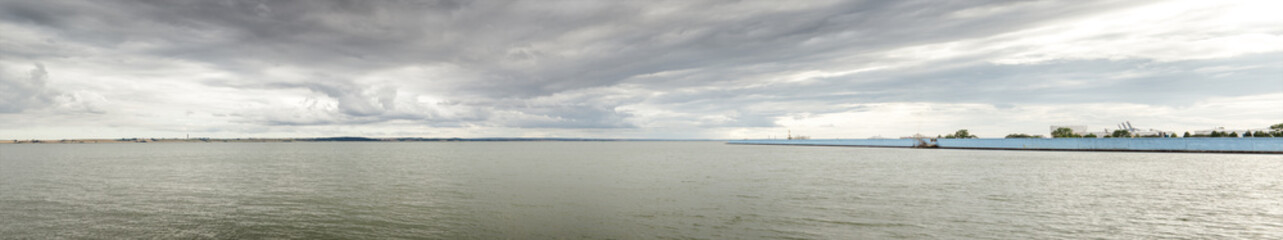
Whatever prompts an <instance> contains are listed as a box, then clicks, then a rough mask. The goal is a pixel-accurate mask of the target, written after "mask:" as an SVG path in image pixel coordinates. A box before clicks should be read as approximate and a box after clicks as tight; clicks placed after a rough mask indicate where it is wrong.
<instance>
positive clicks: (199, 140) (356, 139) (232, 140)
mask: <svg viewBox="0 0 1283 240" xmlns="http://www.w3.org/2000/svg"><path fill="white" fill-rule="evenodd" d="M623 141H639V142H656V141H726V140H723V139H620V138H417V137H416V138H367V137H321V138H117V139H58V140H45V139H31V140H12V139H11V140H0V144H84V143H239V142H256V143H261V142H623Z"/></svg>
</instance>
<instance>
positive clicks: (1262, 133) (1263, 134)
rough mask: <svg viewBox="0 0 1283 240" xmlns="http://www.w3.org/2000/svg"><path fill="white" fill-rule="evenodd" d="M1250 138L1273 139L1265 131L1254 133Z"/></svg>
mask: <svg viewBox="0 0 1283 240" xmlns="http://www.w3.org/2000/svg"><path fill="white" fill-rule="evenodd" d="M1252 136H1253V137H1273V136H1271V134H1270V133H1267V132H1265V131H1256V133H1253V134H1252Z"/></svg>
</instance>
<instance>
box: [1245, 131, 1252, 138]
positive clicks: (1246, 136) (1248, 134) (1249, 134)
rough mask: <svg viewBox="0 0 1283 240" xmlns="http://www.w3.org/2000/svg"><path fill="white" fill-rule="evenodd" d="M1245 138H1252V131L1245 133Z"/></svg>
mask: <svg viewBox="0 0 1283 240" xmlns="http://www.w3.org/2000/svg"><path fill="white" fill-rule="evenodd" d="M1243 137H1245V138H1248V137H1252V131H1247V132H1243Z"/></svg>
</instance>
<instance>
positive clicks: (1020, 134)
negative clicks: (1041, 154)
mask: <svg viewBox="0 0 1283 240" xmlns="http://www.w3.org/2000/svg"><path fill="white" fill-rule="evenodd" d="M1006 138H1042V136H1041V135H1029V134H1024V133H1012V134H1007V137H1006Z"/></svg>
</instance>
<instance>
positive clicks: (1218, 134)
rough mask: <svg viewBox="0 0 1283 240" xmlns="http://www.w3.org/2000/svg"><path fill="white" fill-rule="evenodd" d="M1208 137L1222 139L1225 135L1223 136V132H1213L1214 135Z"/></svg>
mask: <svg viewBox="0 0 1283 240" xmlns="http://www.w3.org/2000/svg"><path fill="white" fill-rule="evenodd" d="M1208 136H1209V137H1221V136H1224V134H1221V132H1217V131H1212V135H1208Z"/></svg>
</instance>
